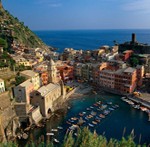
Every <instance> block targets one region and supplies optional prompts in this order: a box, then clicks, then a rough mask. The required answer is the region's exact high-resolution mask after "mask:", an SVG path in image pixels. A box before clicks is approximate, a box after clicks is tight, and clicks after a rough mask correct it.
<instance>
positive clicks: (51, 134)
mask: <svg viewBox="0 0 150 147" xmlns="http://www.w3.org/2000/svg"><path fill="white" fill-rule="evenodd" d="M46 135H47V136H54V133H46Z"/></svg>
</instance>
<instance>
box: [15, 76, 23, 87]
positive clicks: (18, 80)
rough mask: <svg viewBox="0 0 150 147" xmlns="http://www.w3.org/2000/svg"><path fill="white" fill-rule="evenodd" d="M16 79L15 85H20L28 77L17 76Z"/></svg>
mask: <svg viewBox="0 0 150 147" xmlns="http://www.w3.org/2000/svg"><path fill="white" fill-rule="evenodd" d="M15 80H16V84H15V85H16V86H18V85H19V84H21V83H23V82H24V81H25V80H26V78H25V77H23V76H16V77H15Z"/></svg>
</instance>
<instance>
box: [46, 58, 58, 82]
mask: <svg viewBox="0 0 150 147" xmlns="http://www.w3.org/2000/svg"><path fill="white" fill-rule="evenodd" d="M48 82H49V83H57V82H58V80H57V68H56V65H55V62H54V61H53V60H52V59H50V61H49V63H48Z"/></svg>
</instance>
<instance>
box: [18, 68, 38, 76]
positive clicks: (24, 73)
mask: <svg viewBox="0 0 150 147" xmlns="http://www.w3.org/2000/svg"><path fill="white" fill-rule="evenodd" d="M20 74H23V75H26V76H29V77H34V76H35V74H36V72H34V71H32V70H24V71H22V72H20Z"/></svg>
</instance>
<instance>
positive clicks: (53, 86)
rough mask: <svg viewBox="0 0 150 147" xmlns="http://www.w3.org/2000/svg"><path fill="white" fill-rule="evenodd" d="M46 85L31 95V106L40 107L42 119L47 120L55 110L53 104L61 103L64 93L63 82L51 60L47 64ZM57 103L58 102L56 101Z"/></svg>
mask: <svg viewBox="0 0 150 147" xmlns="http://www.w3.org/2000/svg"><path fill="white" fill-rule="evenodd" d="M47 66H48V84H47V85H44V86H42V87H40V88H39V89H38V90H36V91H34V92H32V93H31V96H30V98H31V99H30V101H31V104H32V105H34V106H37V107H40V112H41V114H42V116H43V117H45V118H47V117H49V116H50V114H51V113H52V112H53V111H54V110H55V107H54V103H55V102H56V101H57V100H58V99H59V100H61V101H63V99H64V98H65V95H66V92H65V88H64V84H63V81H62V80H61V78H60V75H59V72H58V71H57V68H56V64H55V63H54V61H53V60H52V59H50V61H49V62H48V65H47ZM58 102H59V101H58Z"/></svg>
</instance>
